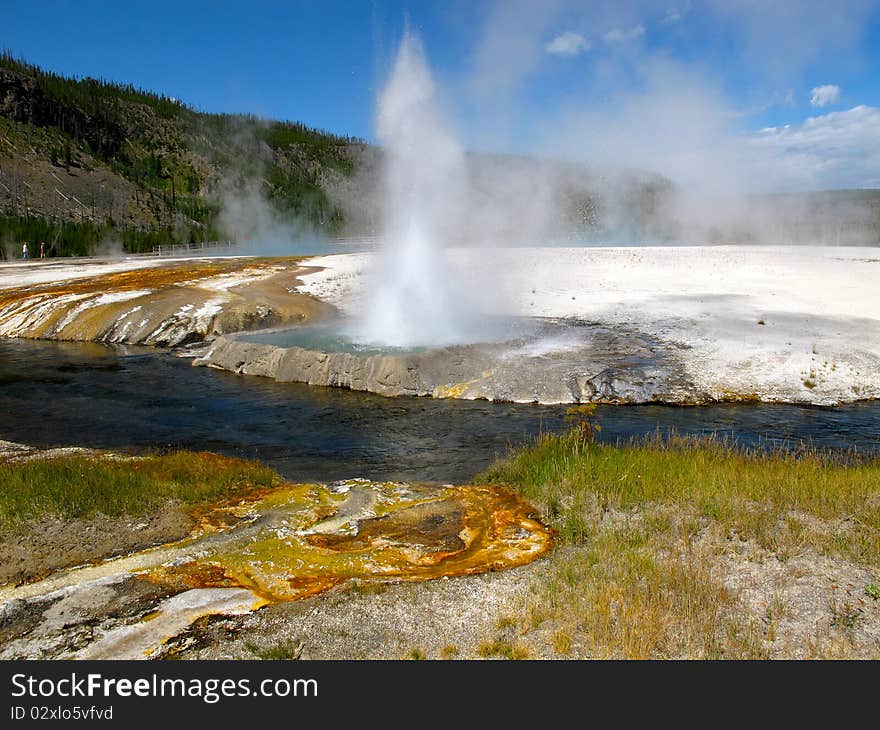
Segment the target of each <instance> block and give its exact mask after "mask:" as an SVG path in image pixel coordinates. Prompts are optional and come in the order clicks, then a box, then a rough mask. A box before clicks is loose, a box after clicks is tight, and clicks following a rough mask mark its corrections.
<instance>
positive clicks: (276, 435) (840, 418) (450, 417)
mask: <svg viewBox="0 0 880 730" xmlns="http://www.w3.org/2000/svg"><path fill="white" fill-rule="evenodd" d="M0 413H2V414H3V418H2V421H0V438H2V439H6V440H10V441H19V442H23V443H27V444H32V445H35V446H60V445H77V446H87V447H93V448H101V449H124V450H129V451H141V450H144V449H169V448H187V449H205V450H210V451H216V452H219V453H222V454H227V455H234V456H242V457H249V458H257V459H260V460H262V461H263V462H265V463H266V464H268V465H269V466H271V467H273V468H275V469H276V470H278V471H279V472H280V473H281V474H283V475H284V476H285V477H287V478H289V479H291V480H294V481H304V480H320V481H322V482H327V481H331V480H336V479H346V478H352V477H365V478H368V479H374V480H391V479H399V480H409V481H422V482H455V483H465V482H467V481H470V479H471V478H472V477H473V476H474V475H475V474H476V473H478V472H479V471H480V470H482V469H484V468H486V467H487V466H489V464H491V462H492V461H493V460H494V459H495V458H498V457H502V456H504V455H505V454H506V453H507V452H508V450H509V448H510V447H515V446H518V445H521V444H524V443H527V442H528V441H529V440H531V439H533V438H534V437H535V436H536V435H537V434H539V433H540V432H541V431H542V430H543V431H559V430H562V429H564V428H565V427H566V426H565V424H564V422H563V417H564V414H565V406H539V405H529V404H526V405H517V404H507V403H490V402H485V401H462V400H434V399H430V398H412V397H402V398H384V397H381V396H376V395H371V394H367V393H356V392H351V391H345V390H339V389H334V388H317V387H310V386H307V385H300V384H295V383H276V382H274V381H271V380H267V379H263V378H257V377H242V376H236V375H232V374H230V373H226V372H220V371H215V370H209V369H206V368H193V367H191V366H190V364H189V361H188V360H185V359H181V358H178V357H174V356H172V355H171V354H169V353H166V352H162V351H158V350H156V349H153V348H110V347H105V346H103V345H95V344H89V343H83V344H79V343H57V342H43V341H30V340H0ZM597 417H598V419H599V422H600V423H601V425H602V432H601V439H602V440H603V441H606V442H614V441H617V440H621V439H622V440H625V439H629V438H631V437H633V436H640V435H644V434H649V433H652V432H655V431H658V430H659V431H660V432H661V433H668V432H669V431H670V430H671V429H675V430H677V431H678V432H680V433H687V434H710V433H717V434H721V435H725V436H728V437H730V438H732V439H734V440H736V441H737V442H738V443H741V444H743V445H747V446H755V445H775V446H789V445H795V444H797V443H799V442H803V441H808V442H812V444H814V445H816V446H819V447H823V448H834V449H854V450H858V451H861V452H868V453H878V452H880V402H877V401H871V402H864V403H857V404H853V405H847V406H842V407H836V408H817V407H800V406H791V405H773V404H748V405H717V406H708V407H688V408H681V407H669V406H659V405H645V406H608V407H600V408H599V409H598V411H597Z"/></svg>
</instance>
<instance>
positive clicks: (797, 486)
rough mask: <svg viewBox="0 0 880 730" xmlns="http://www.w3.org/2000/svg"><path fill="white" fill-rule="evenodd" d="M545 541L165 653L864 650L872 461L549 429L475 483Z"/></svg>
mask: <svg viewBox="0 0 880 730" xmlns="http://www.w3.org/2000/svg"><path fill="white" fill-rule="evenodd" d="M476 481H477V482H483V481H491V482H501V483H504V484H506V485H508V486H510V487H512V488H514V489H516V490H518V491H520V492H521V493H522V494H524V495H525V496H527V497H528V498H529V499H530V500H533V501H534V503H536V504H540V506H541V510H542V511H541V514H542V518H543V519H544V520H546V521H548V522H549V524H551V525H553V526H554V527H555V528H556V530H557V534H558V536H559V538H560V541H561V544H560V545H559V546H558V547H557V548H556V550H555V551H554V552H553V553H552V554H551V555H549V556H548V557H547V558H546V559H543V560H540V561H537V562H535V563H533V564H531V565H529V566H526V567H524V568H520V569H517V570H515V571H509V572H507V573H505V574H503V575H495V574H490V575H486V576H479V577H474V578H462V579H455V580H449V581H435V582H431V583H425V584H420V585H418V586H414V585H398V584H393V583H392V584H388V585H386V586H383V587H382V588H381V590H376V589H375V587H370V586H364V587H358V586H353V587H351V588H350V589H349V590H347V591H342V592H335V593H332V594H328V595H326V596H322V597H319V598H314V599H309V600H306V601H301V602H295V603H288V604H283V605H278V606H272V607H268V608H266V609H264V610H262V611H260V612H257V613H254V614H250V615H248V616H246V617H241V618H217V619H214V620H212V621H209V622H202V623H200V624H197V625H195V626H194V628H193V630H192V631H191V632H190V633H189V635H188V636H187V637H186V640H185V641H184V642H182V644H181V646H182V647H185V648H183V649H182V652H181V656H183V657H193V658H211V659H214V658H242V659H253V658H258V657H264V658H266V657H273V656H274V657H280V658H284V657H287V658H291V657H292V656H294V655H296V656H302V657H307V658H327V659H355V658H387V659H395V658H428V659H452V658H499V659H522V658H532V659H554V658H559V659H589V658H639V659H646V658H651V659H670V658H677V659H696V658H705V659H718V658H728V659H737V658H741V659H768V658H773V659H786V658H880V562H878V556H880V463H878V462H877V461H876V460H874V461H872V462H867V463H863V464H860V465H852V464H850V465H842V464H839V463H834V462H833V461H827V460H826V459H825V458H824V457H821V456H819V455H817V454H809V453H804V454H801V455H800V456H799V457H793V456H784V455H758V454H748V453H743V452H738V451H735V450H732V449H730V448H728V447H727V446H725V445H724V444H721V443H718V442H715V441H706V440H680V441H678V442H674V443H672V444H670V445H666V446H664V445H662V444H660V443H658V442H648V443H642V444H635V445H632V446H629V447H624V448H614V447H605V446H596V445H586V444H582V443H578V442H577V440H576V439H575V438H574V437H572V436H568V435H566V436H561V437H556V436H548V437H545V438H542V439H541V440H540V442H539V443H538V444H536V445H535V446H533V447H528V448H525V449H522V450H520V451H518V452H517V453H515V454H514V455H513V456H512V458H510V459H509V460H505V461H503V462H500V463H499V464H497V465H496V466H495V467H493V468H492V469H490V470H489V471H488V472H486V473H484V474H482V475H480V476H479V477H478V478H477V480H476Z"/></svg>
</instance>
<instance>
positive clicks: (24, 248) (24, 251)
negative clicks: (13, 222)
mask: <svg viewBox="0 0 880 730" xmlns="http://www.w3.org/2000/svg"><path fill="white" fill-rule="evenodd" d="M21 257H22V258H23V259H26V258H30V251H28V245H27V241H24V242H23V243H22V244H21Z"/></svg>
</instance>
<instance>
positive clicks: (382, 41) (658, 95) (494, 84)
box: [0, 0, 880, 189]
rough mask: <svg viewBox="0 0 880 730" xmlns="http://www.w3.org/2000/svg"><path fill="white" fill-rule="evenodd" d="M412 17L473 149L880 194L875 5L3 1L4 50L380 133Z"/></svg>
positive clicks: (66, 69) (229, 103) (787, 0)
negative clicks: (379, 120) (375, 123)
mask: <svg viewBox="0 0 880 730" xmlns="http://www.w3.org/2000/svg"><path fill="white" fill-rule="evenodd" d="M407 19H408V22H409V24H410V26H411V27H412V28H414V29H415V30H416V31H417V32H418V33H419V34H420V35H421V36H422V37H423V40H424V43H425V46H426V49H427V52H428V55H429V58H430V61H431V64H432V67H433V71H434V75H435V78H436V80H437V85H438V96H439V100H440V102H441V104H442V106H443V108H444V110H445V113H446V115H447V116H448V117H449V119H450V122H451V123H452V124H453V125H454V126H455V127H456V128H457V129H458V130H459V132H460V135H461V137H462V139H463V141H464V143H465V144H466V146H468V147H470V148H478V149H491V150H505V151H512V152H524V153H539V154H547V155H554V156H559V157H564V158H577V159H585V160H589V161H595V162H599V163H603V164H605V163H607V164H626V165H639V164H640V166H646V167H654V168H658V169H662V170H663V171H664V172H668V173H669V174H671V175H672V176H673V177H677V178H681V179H682V181H683V182H685V183H686V184H692V185H698V186H699V185H703V184H705V180H702V179H701V178H705V177H706V174H705V171H703V170H700V171H699V173H697V168H699V167H700V166H703V167H706V168H707V169H708V170H709V171H710V172H711V173H713V179H717V178H718V177H719V175H720V173H721V172H722V171H728V170H730V169H732V168H731V166H733V167H735V168H736V175H735V176H736V177H742V178H745V179H749V178H751V179H753V178H754V177H755V176H756V175H759V176H761V177H762V178H766V180H767V185H768V187H771V188H774V189H796V188H809V187H850V186H859V187H867V186H872V187H880V141H878V140H880V2H877V1H876V0H864V1H862V0H845V1H844V2H841V3H836V4H834V6H830V5H828V4H827V3H825V2H817V1H815V0H797V1H795V0H774V2H769V1H767V2H765V1H763V0H705V1H704V2H697V1H696V0H692V1H688V0H680V1H679V0H676V1H670V2H646V1H645V0H616V1H614V2H612V1H611V0H595V1H592V2H590V1H586V0H584V1H576V0H540V1H539V0H489V1H487V2H464V1H462V0H449V1H447V2H440V1H436V2H427V1H421V2H419V1H416V0H410V1H409V2H405V1H403V0H375V1H374V2H369V1H363V2H356V1H354V0H348V1H347V2H333V1H332V0H328V1H327V2H314V1H306V0H301V1H300V0H297V1H288V2H267V1H265V0H252V2H249V3H238V2H236V3H233V2H223V1H222V0H215V2H207V1H199V2H186V1H184V0H179V1H178V2H166V1H164V0H153V1H152V2H139V1H137V0H132V1H131V2H126V3H119V2H110V1H97V0H80V1H79V2H60V1H57V0H56V1H53V0H46V1H45V2H41V3H35V2H32V1H31V2H23V1H19V0H0V46H2V47H4V48H6V49H7V50H11V51H12V52H13V53H15V54H17V55H19V56H21V57H23V58H25V59H26V60H29V61H31V62H34V63H37V64H39V65H41V66H44V67H45V68H48V69H51V70H54V71H59V72H62V73H66V74H72V75H79V76H85V75H90V76H98V77H103V78H107V79H112V80H116V81H123V82H132V83H134V84H136V85H138V86H142V87H144V88H149V89H152V90H155V91H160V92H164V93H166V94H168V95H171V96H175V97H178V98H180V99H181V100H183V101H185V102H187V103H188V104H190V105H192V106H194V107H196V108H198V109H202V110H206V111H229V112H234V111H244V112H251V113H255V114H258V115H261V116H267V117H274V118H283V119H297V120H302V121H304V122H305V123H307V124H309V125H312V126H317V127H320V128H324V129H328V130H330V131H333V132H337V133H342V134H353V135H357V136H361V137H365V138H367V139H370V138H371V137H372V119H373V112H374V99H375V94H376V91H377V89H378V88H379V87H380V86H381V84H382V82H383V80H384V79H385V77H386V75H387V73H388V69H389V68H390V64H391V62H392V59H393V54H394V50H395V46H396V44H397V42H398V40H399V38H400V35H401V32H402V30H403V28H404V24H405V22H407Z"/></svg>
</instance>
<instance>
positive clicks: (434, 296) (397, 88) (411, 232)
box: [353, 31, 475, 347]
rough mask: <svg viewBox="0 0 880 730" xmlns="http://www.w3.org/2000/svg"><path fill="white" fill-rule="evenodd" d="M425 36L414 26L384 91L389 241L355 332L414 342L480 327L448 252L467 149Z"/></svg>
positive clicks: (456, 338) (441, 340)
mask: <svg viewBox="0 0 880 730" xmlns="http://www.w3.org/2000/svg"><path fill="white" fill-rule="evenodd" d="M434 92H435V88H434V82H433V79H432V78H431V72H430V70H429V69H428V65H427V62H426V59H425V52H424V48H423V46H422V43H421V41H420V40H419V38H418V37H417V36H415V35H413V34H412V33H411V32H410V31H407V32H406V33H405V34H404V36H403V40H402V42H401V44H400V49H399V51H398V53H397V59H396V60H395V63H394V69H393V72H392V75H391V78H390V80H389V81H388V84H387V85H386V86H385V88H384V89H383V91H382V93H381V95H380V97H379V105H378V116H377V123H376V134H377V137H378V139H379V142H380V143H381V144H382V146H383V148H384V151H385V169H384V185H385V195H386V198H385V209H384V220H383V247H382V253H381V255H380V256H379V257H378V259H379V260H378V262H377V264H378V266H377V270H376V272H375V281H374V284H373V292H372V295H371V299H370V301H369V304H368V306H367V309H366V311H365V313H364V316H363V318H361V320H360V321H359V322H358V323H357V324H356V327H355V331H354V333H353V338H354V339H356V340H359V341H361V342H368V343H373V344H380V345H388V346H392V347H410V346H417V345H427V346H430V345H448V344H453V343H460V342H464V341H467V339H469V338H470V337H471V336H472V335H473V322H474V320H475V314H474V312H473V311H472V308H471V307H469V306H468V303H467V302H466V301H463V294H462V292H460V291H458V290H457V289H456V287H455V282H454V280H455V277H454V276H453V275H452V273H451V271H450V267H449V264H448V262H447V259H446V255H445V252H444V243H447V242H449V241H450V240H454V238H455V229H456V228H457V227H459V226H460V225H461V221H462V220H463V212H464V209H465V203H466V200H467V190H466V188H467V174H466V168H465V156H464V152H463V150H462V148H461V146H460V145H459V144H458V141H457V140H456V139H455V136H454V135H453V134H452V133H451V132H450V131H449V129H448V128H447V127H446V126H445V125H444V123H443V120H442V119H441V116H440V115H439V114H438V112H437V109H436V104H435V100H434Z"/></svg>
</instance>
